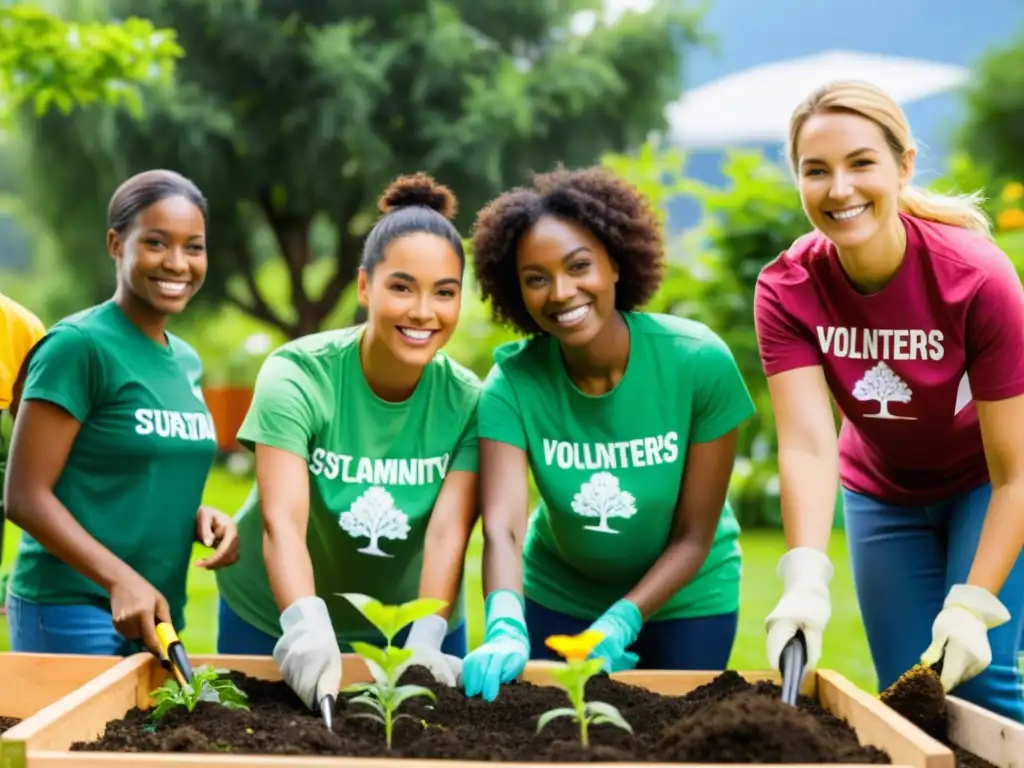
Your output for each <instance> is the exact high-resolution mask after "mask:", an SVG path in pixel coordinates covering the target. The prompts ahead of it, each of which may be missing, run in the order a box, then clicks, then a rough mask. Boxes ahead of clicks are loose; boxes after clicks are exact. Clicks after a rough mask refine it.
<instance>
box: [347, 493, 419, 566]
mask: <svg viewBox="0 0 1024 768" xmlns="http://www.w3.org/2000/svg"><path fill="white" fill-rule="evenodd" d="M338 525H340V526H341V529H342V530H343V531H345V533H347V534H348V535H349V536H352V537H353V538H361V537H364V536H365V537H367V538H369V539H370V543H369V544H367V545H366V546H365V547H363V548H362V549H360V550H358V551H359V552H362V553H363V554H364V555H375V556H377V557H391V555H389V554H388V553H387V552H385V551H383V550H382V549H381V548H380V547H379V546H378V545H377V542H378V541H379V540H380V538H381V537H382V536H383V537H384V538H385V539H404V538H405V537H406V536H407V535H408V534H409V520H408V518H407V517H406V515H405V513H404V512H402V510H400V509H398V507H396V506H395V500H394V498H392V496H391V494H390V493H388V492H387V489H385V488H382V487H380V486H379V485H374V486H371V487H370V488H368V489H367V490H366V492H365V493H363V495H362V496H360V497H359V498H358V499H356V500H355V501H354V502H352V507H351V508H350V509H349V510H348V511H347V512H343V513H342V514H341V517H339V518H338Z"/></svg>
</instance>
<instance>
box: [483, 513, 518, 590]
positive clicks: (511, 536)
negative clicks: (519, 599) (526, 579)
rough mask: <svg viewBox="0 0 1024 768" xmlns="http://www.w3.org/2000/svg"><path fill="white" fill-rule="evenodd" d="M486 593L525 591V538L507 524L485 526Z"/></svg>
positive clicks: (484, 566) (484, 564)
mask: <svg viewBox="0 0 1024 768" xmlns="http://www.w3.org/2000/svg"><path fill="white" fill-rule="evenodd" d="M483 560H484V563H483V571H484V594H485V595H489V594H490V593H491V592H494V591H495V590H498V589H508V590H511V591H513V592H515V593H516V594H522V592H523V538H522V534H517V532H516V531H514V530H512V529H511V528H509V527H507V526H500V525H491V526H487V525H485V526H484V557H483Z"/></svg>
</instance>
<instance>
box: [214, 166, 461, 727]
mask: <svg viewBox="0 0 1024 768" xmlns="http://www.w3.org/2000/svg"><path fill="white" fill-rule="evenodd" d="M379 206H380V210H381V211H382V213H383V215H382V216H381V218H380V219H379V220H378V221H377V223H376V224H375V225H374V227H373V229H372V230H371V231H370V234H369V236H368V237H367V239H366V243H365V245H364V247H363V262H362V267H361V268H360V270H359V282H358V295H359V302H360V304H361V305H363V306H364V307H366V308H367V316H368V319H367V321H366V323H365V324H364V325H358V326H355V327H352V328H342V329H340V330H331V331H326V332H323V333H315V334H312V335H310V336H306V337H303V338H300V339H296V340H294V341H290V342H288V343H287V344H285V345H284V346H282V347H280V348H279V349H277V350H275V351H274V352H273V353H271V355H270V356H269V357H268V358H267V360H266V361H265V362H264V364H263V367H262V369H261V370H260V372H259V375H258V377H257V380H256V390H255V395H254V397H253V401H252V405H251V407H250V410H249V413H248V415H247V416H246V418H245V421H244V423H243V424H242V427H241V429H240V431H239V440H240V441H241V442H242V444H243V445H245V446H247V447H248V448H250V449H253V450H254V451H255V453H256V487H255V488H254V489H253V492H252V494H251V495H250V497H249V499H248V501H247V502H246V504H245V506H244V507H243V509H242V510H241V512H239V514H238V516H237V520H238V526H239V532H240V534H239V535H240V538H241V542H242V544H241V550H242V558H241V561H240V563H239V565H238V566H237V567H235V568H231V569H229V570H227V571H224V572H223V573H222V574H220V575H219V577H218V583H219V586H220V593H221V603H220V625H219V631H218V640H217V648H218V652H219V653H226V654H250V655H271V654H272V655H273V657H274V660H275V661H276V662H277V664H278V666H279V668H280V670H281V674H282V677H283V678H284V679H285V681H286V682H287V683H288V684H289V685H290V686H291V688H292V690H294V691H295V693H296V694H297V695H298V696H299V698H301V699H302V700H303V701H304V702H305V703H306V704H307V705H308V706H309V707H310V708H311V709H313V710H315V711H319V710H320V706H321V703H322V701H323V700H324V697H325V696H327V695H331V696H334V695H336V694H337V693H338V688H339V686H340V684H341V653H342V648H344V649H346V650H348V649H350V648H351V643H353V642H364V643H371V644H375V645H381V644H383V638H382V637H381V636H380V633H379V632H378V631H377V630H376V629H374V627H373V626H371V625H370V624H369V623H368V622H367V621H366V620H365V619H364V618H363V617H362V616H361V615H360V614H359V613H358V612H357V611H356V610H355V609H354V608H353V607H352V606H351V605H350V604H349V603H348V602H347V601H346V600H345V599H344V598H342V597H340V596H339V593H345V592H358V593H363V594H367V595H370V596H371V597H373V598H375V599H377V600H380V601H381V602H383V603H387V604H396V603H403V602H406V601H408V600H413V599H415V598H417V597H430V598H439V599H442V600H444V601H445V602H446V603H447V607H445V608H444V609H442V610H441V611H439V612H437V613H436V614H434V615H431V616H427V617H426V618H423V619H420V620H419V621H416V622H415V623H413V624H412V626H411V628H410V629H409V630H408V632H404V631H403V632H402V633H400V634H399V636H398V637H397V638H396V639H395V642H396V643H399V644H403V643H404V647H405V648H407V649H411V650H413V652H414V655H413V656H412V659H411V661H410V663H411V664H419V665H422V666H424V667H427V668H428V669H430V670H431V671H432V672H433V673H434V675H435V676H436V677H437V678H438V680H440V681H442V682H444V683H447V684H448V685H452V686H454V685H455V683H456V680H457V677H458V672H459V666H460V663H461V657H462V655H463V654H464V653H465V649H466V637H465V622H464V616H465V613H464V607H463V599H462V586H461V584H462V566H463V561H464V558H465V552H466V544H467V542H468V540H469V535H470V532H471V531H472V528H473V524H474V522H475V520H476V504H475V493H476V464H477V454H476V402H477V396H478V392H479V387H480V381H479V379H478V378H477V377H476V376H475V375H474V374H473V373H472V372H471V371H468V370H467V369H465V368H463V367H462V366H460V365H459V364H458V363H456V362H454V361H453V360H451V359H449V358H448V357H447V356H446V355H444V354H443V353H442V352H441V348H442V347H443V346H444V345H445V343H447V341H448V339H449V338H450V337H451V334H452V332H453V331H454V330H455V326H456V324H457V323H458V320H459V311H460V307H461V304H462V275H463V270H464V267H465V256H464V254H463V249H462V238H461V237H460V235H459V233H458V231H457V230H456V229H455V227H454V226H453V225H452V222H451V221H450V219H451V217H452V216H454V214H455V208H456V201H455V198H454V197H453V195H452V194H451V192H450V191H449V190H448V189H447V188H446V187H443V186H441V185H440V184H438V183H437V182H436V181H434V180H433V179H432V178H430V177H429V176H427V175H426V174H416V175H414V176H406V177H400V178H399V179H397V180H396V181H395V182H393V183H392V184H391V186H390V187H388V189H387V190H386V191H385V192H384V194H383V196H382V197H381V199H380V203H379Z"/></svg>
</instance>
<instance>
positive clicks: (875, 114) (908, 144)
mask: <svg viewBox="0 0 1024 768" xmlns="http://www.w3.org/2000/svg"><path fill="white" fill-rule="evenodd" d="M827 112H845V113H847V114H853V115H859V116H860V117H863V118H866V119H868V120H870V121H871V122H873V123H874V124H875V125H877V126H878V127H879V128H881V129H882V133H883V134H884V135H885V140H886V142H887V143H888V144H889V148H890V149H891V150H892V153H893V155H894V156H895V157H896V162H897V163H899V162H901V160H902V158H903V155H904V154H905V153H906V152H907V150H909V149H916V144H915V142H914V138H913V136H912V135H911V133H910V124H909V123H908V122H907V117H906V115H905V114H904V113H903V110H902V109H901V108H900V106H899V104H897V103H896V102H895V101H894V100H893V98H892V97H891V96H889V94H887V93H886V92H885V91H883V90H882V89H881V88H878V87H876V86H874V85H872V84H871V83H865V82H861V81H858V80H841V81H838V82H834V83H829V84H828V85H824V86H822V87H821V88H818V89H817V90H816V91H814V92H813V93H811V95H810V96H808V97H807V98H806V99H804V100H803V102H801V103H800V105H799V106H797V108H796V109H795V110H793V115H792V117H791V118H790V121H789V147H788V150H787V156H788V157H789V163H790V166H791V168H792V170H793V173H794V174H797V173H798V166H799V159H798V156H797V146H796V145H797V140H798V139H799V138H800V131H801V130H803V127H804V124H805V123H806V122H807V120H808V119H809V118H810V117H812V116H813V115H818V114H822V113H827ZM983 200H984V197H983V195H982V194H981V193H980V192H972V193H970V194H963V195H943V194H940V193H938V192H932V191H930V190H927V189H922V188H921V187H916V186H914V185H913V184H908V185H907V186H906V188H905V189H903V190H902V191H901V192H900V194H899V198H898V201H897V204H898V206H899V209H900V210H901V211H903V212H905V213H907V214H909V215H910V216H914V217H915V218H919V219H927V220H929V221H937V222H939V223H941V224H951V225H952V226H954V227H963V228H964V229H968V230H971V231H972V232H977V233H979V234H982V235H984V236H986V237H988V238H990V239H991V237H992V228H991V222H989V219H988V216H986V215H985V212H984V211H983V210H982V208H981V203H982V201H983Z"/></svg>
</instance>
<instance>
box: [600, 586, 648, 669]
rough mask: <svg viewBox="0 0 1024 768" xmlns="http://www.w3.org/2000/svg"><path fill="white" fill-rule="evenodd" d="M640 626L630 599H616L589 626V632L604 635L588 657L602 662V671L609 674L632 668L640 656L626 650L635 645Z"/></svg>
mask: <svg viewBox="0 0 1024 768" xmlns="http://www.w3.org/2000/svg"><path fill="white" fill-rule="evenodd" d="M643 624H644V617H643V614H641V613H640V609H639V608H637V607H636V605H634V604H633V603H632V602H630V601H629V600H626V599H622V600H619V601H618V602H617V603H615V604H614V605H612V607H611V608H609V609H608V610H607V611H605V612H604V614H602V615H601V617H600V618H598V620H597V621H595V622H594V623H593V624H591V625H590V629H593V630H596V631H598V632H600V633H601V634H603V635H604V639H603V640H601V642H600V643H598V644H597V647H596V648H594V650H593V652H592V653H591V654H590V658H601V659H603V660H604V663H603V664H602V665H601V669H602V670H604V671H605V672H608V673H612V672H622V671H623V670H627V669H633V668H634V667H635V666H636V665H637V662H639V661H640V657H639V656H637V655H636V654H635V653H632V652H631V651H628V650H626V649H627V648H629V646H631V645H632V644H633V643H635V642H636V638H637V636H638V635H639V634H640V629H641V628H642V627H643Z"/></svg>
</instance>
